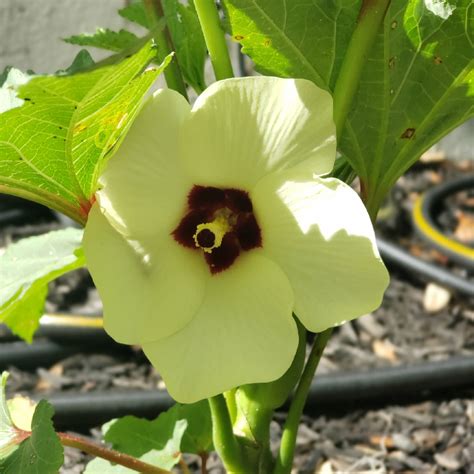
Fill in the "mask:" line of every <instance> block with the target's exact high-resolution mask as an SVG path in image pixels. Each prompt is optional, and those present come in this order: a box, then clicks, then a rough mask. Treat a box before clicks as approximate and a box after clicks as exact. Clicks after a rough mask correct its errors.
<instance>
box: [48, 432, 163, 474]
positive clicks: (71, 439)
mask: <svg viewBox="0 0 474 474" xmlns="http://www.w3.org/2000/svg"><path fill="white" fill-rule="evenodd" d="M57 435H58V437H59V440H60V441H61V444H62V445H63V446H68V447H71V448H76V449H80V450H81V451H84V452H85V453H87V454H91V455H92V456H96V457H99V458H102V459H105V460H107V461H109V462H111V463H113V464H119V465H120V466H124V467H127V468H129V469H132V470H133V471H136V472H140V473H143V474H172V473H171V471H167V470H166V469H161V468H160V467H157V466H153V465H151V464H148V463H146V462H143V461H140V459H137V458H134V457H133V456H129V455H128V454H124V453H121V452H119V451H115V450H114V449H109V448H106V447H105V446H101V445H99V444H97V443H94V442H93V441H90V440H88V439H86V438H83V437H81V436H76V435H72V434H69V433H57Z"/></svg>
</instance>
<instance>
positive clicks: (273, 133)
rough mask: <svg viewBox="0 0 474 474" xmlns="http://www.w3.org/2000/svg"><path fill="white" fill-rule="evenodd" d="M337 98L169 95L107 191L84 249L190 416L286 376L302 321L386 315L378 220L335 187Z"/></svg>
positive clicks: (106, 299)
mask: <svg viewBox="0 0 474 474" xmlns="http://www.w3.org/2000/svg"><path fill="white" fill-rule="evenodd" d="M335 154H336V143H335V127H334V123H333V120H332V99H331V96H330V95H329V94H328V93H327V92H325V91H323V90H321V89H319V88H318V87H316V86H315V85H314V84H313V83H311V82H309V81H306V80H292V79H278V78H270V77H252V78H245V79H229V80H225V81H220V82H217V83H215V84H213V85H212V86H210V87H209V88H208V89H207V90H206V91H205V92H204V93H203V94H202V95H201V96H200V97H199V98H198V99H197V101H196V102H195V104H194V106H193V107H191V106H190V105H189V104H188V103H187V102H186V100H185V99H184V98H183V97H181V96H180V95H179V94H178V93H176V92H174V91H171V90H161V91H159V92H157V93H156V94H155V95H154V96H153V97H152V98H151V99H150V100H149V101H148V102H147V103H146V105H145V106H144V108H143V109H142V111H141V113H140V115H139V116H138V118H137V120H136V121H135V122H134V124H133V126H132V128H131V130H130V132H129V133H128V135H127V136H126V138H125V140H124V142H123V144H122V145H121V147H120V149H119V150H118V152H117V154H116V155H115V156H114V158H113V159H112V160H111V161H110V163H109V164H108V166H107V168H106V170H105V172H104V174H103V175H102V177H101V180H100V182H101V189H100V190H99V191H98V192H97V203H96V204H94V206H93V207H92V210H91V212H90V215H89V220H88V222H87V225H86V230H85V235H84V250H85V255H86V258H87V263H88V266H89V269H90V272H91V274H92V277H93V279H94V281H95V283H96V286H97V288H98V291H99V293H100V295H101V298H102V301H103V304H104V321H105V322H104V324H105V329H106V330H107V332H108V333H109V334H110V335H111V336H112V337H113V338H114V339H115V340H117V341H118V342H121V343H125V344H140V345H141V346H142V347H143V350H144V352H145V354H146V355H147V357H148V358H149V359H150V361H151V362H152V363H153V365H154V366H155V367H156V368H157V369H158V370H159V372H160V373H161V375H162V376H163V378H164V381H165V383H166V385H167V388H168V390H169V392H170V394H171V395H172V396H173V397H174V398H175V399H176V400H178V401H181V402H194V401H196V400H199V399H202V398H205V397H209V396H212V395H215V394H217V393H220V392H223V391H225V390H228V389H230V388H232V387H235V386H239V385H242V384H247V383H256V382H269V381H272V380H275V379H277V378H278V377H280V376H281V375H283V373H284V372H285V371H286V370H287V369H288V367H289V366H290V364H291V362H292V359H293V356H294V354H295V351H296V348H297V344H298V335H297V328H296V324H295V321H294V319H293V312H294V313H295V314H296V315H297V317H298V318H299V320H300V321H301V322H302V324H303V325H304V326H305V327H306V328H307V329H309V330H310V331H315V332H319V331H322V330H324V329H326V328H328V327H331V326H335V325H338V324H340V323H342V322H343V321H346V320H349V319H352V318H355V317H357V316H360V315H362V314H364V313H367V312H369V311H371V310H373V309H375V308H376V307H378V305H379V304H380V301H381V298H382V294H383V292H384V290H385V288H386V286H387V283H388V276H387V271H386V269H385V267H384V265H383V263H382V261H381V259H380V257H379V254H378V252H377V249H376V245H375V239H374V233H373V229H372V225H371V222H370V219H369V217H368V215H367V212H366V210H365V208H364V206H363V204H362V203H361V201H360V199H359V198H358V196H357V194H356V193H355V192H354V191H352V189H351V188H350V187H349V186H347V185H345V184H344V183H342V182H341V181H338V180H337V179H333V178H324V177H322V176H324V175H326V174H328V173H329V172H330V171H331V169H332V167H333V164H334V159H335Z"/></svg>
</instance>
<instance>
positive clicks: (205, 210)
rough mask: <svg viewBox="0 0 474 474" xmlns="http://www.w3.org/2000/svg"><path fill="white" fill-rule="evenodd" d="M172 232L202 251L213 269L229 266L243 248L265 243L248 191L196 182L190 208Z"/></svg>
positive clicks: (182, 240) (190, 194) (189, 196)
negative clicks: (198, 184) (199, 184)
mask: <svg viewBox="0 0 474 474" xmlns="http://www.w3.org/2000/svg"><path fill="white" fill-rule="evenodd" d="M172 235H173V237H174V239H175V240H176V242H178V243H179V244H180V245H182V246H184V247H187V248H190V249H193V250H198V251H202V253H203V255H204V258H205V260H206V262H207V264H208V266H209V270H210V271H211V273H213V274H214V273H219V272H221V271H223V270H226V269H227V268H229V267H230V266H231V265H232V264H233V263H234V262H235V260H236V259H237V257H238V256H239V255H240V253H241V252H242V251H248V250H251V249H253V248H256V247H261V246H262V234H261V231H260V227H259V225H258V223H257V219H256V218H255V215H254V213H253V206H252V201H251V200H250V197H249V195H248V193H247V192H246V191H242V190H240V189H233V188H225V189H221V188H215V187H212V186H193V188H192V189H191V191H190V193H189V194H188V208H187V210H186V213H185V215H184V217H183V218H182V219H181V222H180V223H179V224H178V226H177V227H176V229H174V230H173V232H172Z"/></svg>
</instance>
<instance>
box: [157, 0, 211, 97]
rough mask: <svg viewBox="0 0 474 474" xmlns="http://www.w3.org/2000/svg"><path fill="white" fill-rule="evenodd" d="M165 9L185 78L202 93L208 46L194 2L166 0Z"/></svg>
mask: <svg viewBox="0 0 474 474" xmlns="http://www.w3.org/2000/svg"><path fill="white" fill-rule="evenodd" d="M163 11H164V14H165V18H166V24H167V26H168V28H169V31H170V34H171V38H172V40H173V45H174V47H175V49H176V57H177V59H178V63H179V65H180V68H181V71H182V73H183V76H184V80H185V81H186V82H187V83H188V84H189V85H190V86H191V87H193V88H194V89H195V90H196V92H198V93H201V92H202V91H203V90H204V89H205V88H206V83H205V80H204V64H205V61H206V57H207V47H206V42H205V41H204V36H203V34H202V29H201V25H200V23H199V18H198V16H197V13H196V10H195V8H194V4H193V2H190V3H189V4H188V5H183V4H182V3H180V2H179V0H164V1H163Z"/></svg>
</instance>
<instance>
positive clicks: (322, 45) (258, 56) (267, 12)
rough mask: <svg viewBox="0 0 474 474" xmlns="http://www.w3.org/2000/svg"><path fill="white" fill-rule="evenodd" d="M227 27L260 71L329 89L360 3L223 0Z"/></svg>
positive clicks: (341, 0)
mask: <svg viewBox="0 0 474 474" xmlns="http://www.w3.org/2000/svg"><path fill="white" fill-rule="evenodd" d="M223 3H224V7H225V9H226V17H227V20H228V28H229V30H230V33H231V34H232V36H233V38H234V40H235V41H237V42H239V43H240V44H241V45H242V52H244V53H245V54H248V55H249V56H250V57H251V58H252V60H253V61H254V63H255V66H256V68H257V70H258V71H259V72H261V73H262V74H268V75H277V76H280V77H298V78H305V79H309V80H311V81H313V82H314V83H315V84H317V85H318V86H320V87H322V88H324V89H330V90H331V89H333V87H334V84H335V82H336V79H337V74H338V72H339V69H340V67H341V63H342V60H343V59H344V53H345V50H346V48H347V45H348V43H349V40H350V37H351V34H352V31H353V30H354V27H355V25H356V20H357V16H358V12H359V8H360V4H361V0H314V1H312V2H308V1H306V0H292V1H290V2H283V4H282V3H279V2H275V1H274V0H224V2H223Z"/></svg>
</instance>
